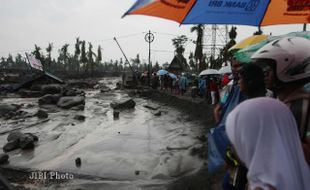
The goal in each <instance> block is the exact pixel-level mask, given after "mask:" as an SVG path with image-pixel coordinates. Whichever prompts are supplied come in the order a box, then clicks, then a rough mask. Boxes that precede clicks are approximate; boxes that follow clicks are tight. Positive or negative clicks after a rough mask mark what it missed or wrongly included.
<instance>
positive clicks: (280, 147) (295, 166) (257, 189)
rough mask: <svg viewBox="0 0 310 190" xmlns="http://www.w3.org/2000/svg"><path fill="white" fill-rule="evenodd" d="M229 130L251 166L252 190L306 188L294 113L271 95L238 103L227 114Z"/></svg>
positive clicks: (309, 171) (239, 152)
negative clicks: (270, 96)
mask: <svg viewBox="0 0 310 190" xmlns="http://www.w3.org/2000/svg"><path fill="white" fill-rule="evenodd" d="M226 132H227V135H228V138H229V140H230V141H231V143H232V144H233V147H234V150H235V151H236V153H237V155H238V158H239V159H240V160H241V161H242V162H243V163H244V164H245V165H246V167H247V168H248V174H247V178H248V182H249V183H248V185H249V188H248V189H249V190H292V189H296V190H297V189H298V190H307V189H309V187H310V180H309V179H310V169H309V167H308V166H307V163H306V161H305V158H304V155H303V151H302V146H301V143H300V141H299V135H298V130H297V126H296V122H295V119H294V116H293V115H292V113H291V111H290V110H289V109H288V107H287V106H286V105H285V104H283V103H281V102H280V101H278V100H275V99H272V98H255V99H251V100H247V101H245V102H243V103H241V104H240V105H238V106H237V107H236V108H235V109H234V110H233V111H232V112H231V113H230V114H229V115H228V117H227V120H226Z"/></svg>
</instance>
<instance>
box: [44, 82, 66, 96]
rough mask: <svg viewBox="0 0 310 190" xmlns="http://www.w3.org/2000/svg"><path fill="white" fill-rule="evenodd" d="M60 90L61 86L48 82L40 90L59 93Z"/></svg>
mask: <svg viewBox="0 0 310 190" xmlns="http://www.w3.org/2000/svg"><path fill="white" fill-rule="evenodd" d="M61 90H62V88H61V86H60V85H57V84H50V85H43V86H42V90H41V91H42V93H43V94H60V93H61Z"/></svg>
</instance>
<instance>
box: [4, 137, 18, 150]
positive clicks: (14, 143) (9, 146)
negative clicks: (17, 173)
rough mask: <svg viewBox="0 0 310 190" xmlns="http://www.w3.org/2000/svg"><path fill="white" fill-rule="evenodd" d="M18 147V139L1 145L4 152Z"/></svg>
mask: <svg viewBox="0 0 310 190" xmlns="http://www.w3.org/2000/svg"><path fill="white" fill-rule="evenodd" d="M18 148H19V140H15V141H10V142H8V143H6V145H4V147H3V151H4V152H9V151H12V150H15V149H18Z"/></svg>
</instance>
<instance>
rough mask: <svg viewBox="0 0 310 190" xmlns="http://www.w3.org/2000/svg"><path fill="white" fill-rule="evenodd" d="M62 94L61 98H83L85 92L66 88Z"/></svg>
mask: <svg viewBox="0 0 310 190" xmlns="http://www.w3.org/2000/svg"><path fill="white" fill-rule="evenodd" d="M62 94H63V96H78V95H80V96H84V95H85V92H84V91H82V90H79V89H75V88H66V89H65V90H64V91H63V93H62Z"/></svg>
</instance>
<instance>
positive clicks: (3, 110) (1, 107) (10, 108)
mask: <svg viewBox="0 0 310 190" xmlns="http://www.w3.org/2000/svg"><path fill="white" fill-rule="evenodd" d="M19 108H20V106H18V105H15V104H0V115H4V114H7V113H9V112H15V111H17V110H18V109H19Z"/></svg>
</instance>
